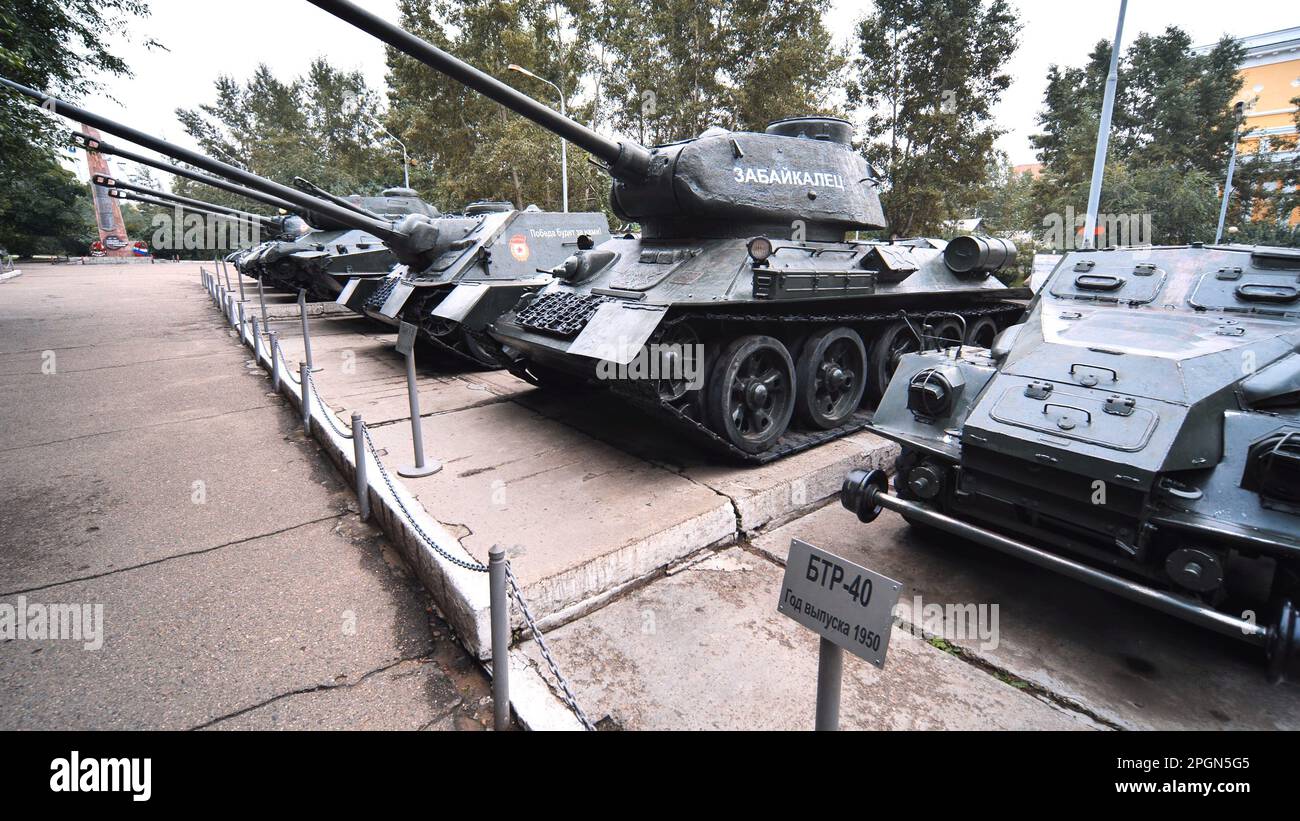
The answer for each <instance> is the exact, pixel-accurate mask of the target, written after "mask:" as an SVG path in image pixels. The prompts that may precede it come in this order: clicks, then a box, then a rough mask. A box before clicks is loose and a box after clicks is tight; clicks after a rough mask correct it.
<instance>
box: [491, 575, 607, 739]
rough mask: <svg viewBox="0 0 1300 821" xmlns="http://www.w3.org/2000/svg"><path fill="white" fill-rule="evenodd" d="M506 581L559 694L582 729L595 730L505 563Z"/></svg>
mask: <svg viewBox="0 0 1300 821" xmlns="http://www.w3.org/2000/svg"><path fill="white" fill-rule="evenodd" d="M506 581H508V582H510V595H511V596H513V597H514V600H515V602H516V603H517V604H518V605H519V610H520V612H522V613H523V615H524V623H525V624H527V625H528V630H529V631H530V632H531V633H532V634H533V641H535V642H537V648H538V649H539V650H541V651H542V658H543V659H545V660H546V666H547V667H549V668H550V670H551V675H553V676H555V680H556V681H557V682H559V684H560V694H561V698H562V699H563V700H564V703H565V704H566V705H567V706H568V708H569V709H570V710H572V711H573V714H574V715H575V716H577V717H578V721H579V722H580V723H581V724H582V727H583V729H584V730H595V729H596V725H594V724H592V723H591V719H589V718H587V714H586V713H584V712H583V711H582V708H581V707H579V706H578V698H577V696H575V695H574V694H573V688H571V687H570V686H569V680H568V679H566V678H565V677H564V674H563V673H561V672H560V666H559V665H558V664H556V663H555V658H554V657H553V656H552V655H551V648H549V647H547V646H546V640H545V639H543V638H542V631H541V630H538V629H537V621H536V620H535V619H534V618H533V613H532V611H531V610H529V609H528V602H526V601H524V594H523V591H522V590H520V589H519V582H518V581H517V580H516V579H515V571H514V570H513V569H512V568H511V567H510V563H509V562H507V563H506Z"/></svg>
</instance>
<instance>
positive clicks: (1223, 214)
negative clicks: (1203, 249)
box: [1214, 102, 1246, 245]
mask: <svg viewBox="0 0 1300 821" xmlns="http://www.w3.org/2000/svg"><path fill="white" fill-rule="evenodd" d="M1245 108H1246V107H1245V104H1244V103H1240V102H1239V103H1237V104H1236V105H1235V106H1233V109H1232V113H1233V115H1235V116H1236V118H1237V124H1236V125H1234V126H1233V127H1232V154H1231V156H1229V157H1228V178H1227V179H1226V180H1224V182H1223V202H1222V203H1221V204H1220V205H1219V227H1218V228H1216V229H1214V244H1215V245H1218V244H1219V240H1221V239H1223V221H1224V220H1225V219H1226V218H1227V216H1228V197H1230V196H1232V172H1233V171H1234V170H1236V168H1237V140H1238V139H1240V135H1241V121H1242V119H1244V117H1245Z"/></svg>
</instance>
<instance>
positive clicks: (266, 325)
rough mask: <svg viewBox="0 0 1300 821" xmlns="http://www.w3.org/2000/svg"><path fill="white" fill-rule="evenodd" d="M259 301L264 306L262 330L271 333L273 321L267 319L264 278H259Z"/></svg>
mask: <svg viewBox="0 0 1300 821" xmlns="http://www.w3.org/2000/svg"><path fill="white" fill-rule="evenodd" d="M257 301H258V302H260V303H261V304H262V330H264V331H266V332H268V333H270V331H271V321H270V320H269V319H267V318H266V291H265V290H264V289H263V288H262V278H261V277H258V278H257Z"/></svg>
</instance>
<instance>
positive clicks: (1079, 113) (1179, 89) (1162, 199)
mask: <svg viewBox="0 0 1300 821" xmlns="http://www.w3.org/2000/svg"><path fill="white" fill-rule="evenodd" d="M1110 52H1111V44H1110V43H1109V42H1106V41H1101V42H1099V43H1097V45H1096V47H1095V48H1094V49H1093V51H1092V53H1091V54H1090V55H1089V58H1088V61H1087V63H1086V64H1085V65H1083V66H1078V67H1070V66H1067V67H1061V66H1056V65H1054V66H1052V67H1051V68H1050V69H1049V71H1048V84H1047V90H1046V92H1045V93H1044V97H1043V104H1044V105H1043V110H1042V111H1041V113H1040V114H1039V115H1038V123H1039V126H1040V129H1041V130H1040V131H1039V133H1037V134H1035V135H1034V136H1032V137H1031V138H1030V141H1031V143H1032V144H1033V145H1034V147H1035V148H1037V149H1038V156H1039V159H1040V160H1041V161H1042V162H1043V164H1044V173H1043V176H1042V177H1041V178H1040V180H1039V181H1038V183H1037V185H1036V187H1035V193H1034V199H1035V202H1036V209H1037V211H1038V213H1039V214H1041V215H1049V214H1056V215H1061V214H1064V213H1066V210H1067V208H1072V209H1073V210H1074V211H1075V212H1076V213H1077V214H1078V215H1079V218H1080V219H1082V215H1083V213H1084V211H1085V209H1086V204H1087V198H1088V188H1089V185H1090V181H1091V176H1092V163H1093V153H1094V150H1095V147H1096V139H1097V125H1098V122H1099V118H1100V113H1101V102H1102V96H1103V93H1104V90H1105V82H1106V74H1107V72H1108V70H1109V64H1110ZM1242 53H1243V52H1242V48H1241V46H1240V45H1238V44H1237V43H1236V42H1235V41H1233V40H1232V39H1231V38H1228V37H1225V38H1223V39H1222V40H1221V41H1219V42H1218V43H1217V44H1216V45H1215V46H1214V47H1213V48H1212V49H1210V50H1209V51H1208V52H1206V53H1203V54H1194V53H1193V52H1192V50H1191V39H1190V37H1188V35H1187V33H1186V32H1184V31H1182V30H1181V29H1179V28H1177V27H1174V26H1170V27H1168V28H1166V29H1165V31H1164V32H1162V33H1160V34H1156V35H1152V34H1147V33H1142V34H1139V35H1137V37H1136V38H1135V39H1134V40H1133V43H1132V44H1131V45H1130V46H1129V47H1128V49H1127V50H1126V51H1125V52H1124V54H1123V55H1122V56H1121V59H1120V62H1119V67H1118V75H1117V80H1118V82H1117V84H1116V93H1115V108H1114V113H1113V117H1112V127H1111V134H1110V146H1109V150H1108V154H1107V163H1106V170H1105V173H1104V175H1103V180H1102V192H1101V205H1100V207H1099V209H1098V210H1099V212H1100V213H1102V214H1136V215H1150V218H1151V227H1152V233H1151V236H1149V237H1147V236H1143V237H1136V238H1132V237H1123V238H1122V239H1124V241H1136V240H1140V241H1151V242H1157V243H1171V242H1172V243H1180V242H1190V241H1197V240H1203V241H1208V240H1211V239H1213V238H1214V226H1215V222H1216V220H1217V216H1218V211H1217V208H1218V201H1219V200H1218V197H1219V189H1218V185H1219V183H1220V181H1221V180H1222V178H1223V174H1224V171H1225V169H1226V167H1227V162H1228V151H1229V144H1230V143H1231V141H1232V133H1233V128H1234V121H1233V116H1232V110H1231V106H1230V102H1231V100H1232V98H1233V96H1234V95H1235V94H1236V92H1237V90H1238V89H1239V88H1240V86H1241V79H1240V77H1239V75H1238V74H1237V68H1238V66H1239V65H1240V63H1241V59H1242ZM1111 241H1115V238H1111Z"/></svg>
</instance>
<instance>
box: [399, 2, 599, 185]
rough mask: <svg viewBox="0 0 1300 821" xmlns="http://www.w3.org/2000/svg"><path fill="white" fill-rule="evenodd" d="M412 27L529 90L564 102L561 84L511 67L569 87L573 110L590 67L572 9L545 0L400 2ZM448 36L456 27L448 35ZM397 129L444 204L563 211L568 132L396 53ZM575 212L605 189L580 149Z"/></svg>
mask: <svg viewBox="0 0 1300 821" xmlns="http://www.w3.org/2000/svg"><path fill="white" fill-rule="evenodd" d="M398 7H399V10H400V13H401V25H402V26H403V28H405V29H407V30H408V31H411V32H413V33H415V34H416V35H418V36H420V37H422V38H424V39H425V40H428V41H429V42H430V43H433V44H434V45H435V46H438V47H439V48H442V49H444V50H446V51H449V52H451V53H452V54H455V55H457V56H459V57H462V58H465V59H468V60H469V61H470V62H472V63H473V64H474V65H475V67H477V68H479V69H482V70H483V71H485V72H487V73H488V74H491V75H493V76H494V77H497V78H498V79H500V80H502V81H503V82H507V83H510V84H511V85H514V86H515V87H516V88H518V89H519V90H520V91H522V92H523V93H525V94H528V95H530V96H533V97H535V98H537V99H539V100H542V101H544V102H546V103H547V104H548V105H551V106H552V107H555V108H557V109H558V108H559V99H558V96H557V94H556V92H555V90H554V89H552V88H551V87H550V86H547V85H546V84H544V83H541V82H538V81H537V80H534V79H532V78H530V77H527V76H525V75H523V74H520V73H517V72H513V71H510V70H509V66H510V65H511V64H517V65H519V66H522V67H524V68H526V69H528V70H529V71H531V72H533V73H535V74H536V75H537V76H539V77H544V78H546V79H547V80H549V81H551V82H553V83H555V84H556V85H557V86H559V88H560V89H562V91H563V93H564V95H565V98H566V100H568V106H567V107H568V108H569V113H570V116H573V117H575V118H577V119H579V120H582V121H587V120H589V119H590V116H591V113H590V110H589V108H587V107H586V106H583V105H574V102H575V101H574V97H575V96H576V92H577V91H578V89H579V88H580V87H581V83H582V78H583V77H584V75H585V73H586V70H587V67H588V65H589V64H590V59H591V58H590V56H589V50H588V49H587V48H585V46H584V44H582V43H579V42H576V41H575V40H574V36H573V30H574V29H573V7H572V6H571V5H570V4H569V3H567V2H542V0H401V2H399V4H398ZM447 32H453V35H452V36H448V34H447ZM388 89H389V91H388V94H389V112H388V117H387V123H388V128H389V129H390V130H391V131H392V132H393V133H394V134H396V135H397V136H398V137H400V138H401V139H402V140H403V141H405V142H406V144H407V146H408V148H409V149H410V152H411V154H412V156H413V157H418V158H419V162H418V163H417V164H416V165H415V167H414V168H413V169H412V171H413V178H412V181H413V183H415V184H418V185H419V186H420V187H422V188H423V189H427V190H430V191H432V192H433V193H434V198H435V200H436V202H437V203H438V205H439V206H440V207H442V208H443V209H444V210H459V209H460V208H463V207H464V206H465V205H466V204H467V203H469V202H471V201H473V200H478V199H491V200H508V201H510V202H513V203H514V204H515V205H516V206H518V207H524V206H526V205H529V204H536V205H537V206H538V207H541V208H547V209H552V210H559V207H560V200H561V196H560V169H559V155H560V143H559V138H558V137H556V136H554V135H552V134H550V133H549V132H547V131H545V130H543V129H541V128H539V127H537V126H535V125H533V124H532V123H531V122H528V121H526V120H524V119H523V118H522V117H519V116H518V115H516V114H513V113H511V112H510V111H508V110H506V109H505V108H503V107H502V106H500V105H498V104H496V103H494V102H492V101H491V100H488V99H486V98H484V97H483V96H481V95H479V94H478V93H477V92H474V91H471V90H469V89H467V88H465V87H464V86H462V85H461V84H459V83H457V82H454V81H452V80H450V79H448V78H446V77H444V76H443V75H442V74H440V73H439V72H437V71H435V70H433V69H431V68H429V67H428V66H425V65H424V64H422V63H420V62H418V61H416V60H414V59H412V58H410V57H407V56H406V55H403V54H399V53H397V52H395V51H392V50H391V49H390V50H389V53H388ZM569 187H570V190H569V200H570V208H572V209H573V210H582V209H588V208H599V207H600V206H601V204H602V203H603V201H604V198H605V197H606V194H605V192H604V188H605V185H604V183H603V182H601V180H600V175H599V173H598V172H597V170H596V169H595V168H593V167H592V166H591V165H589V164H588V163H586V161H585V157H584V156H583V153H582V152H581V151H570V152H569Z"/></svg>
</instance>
